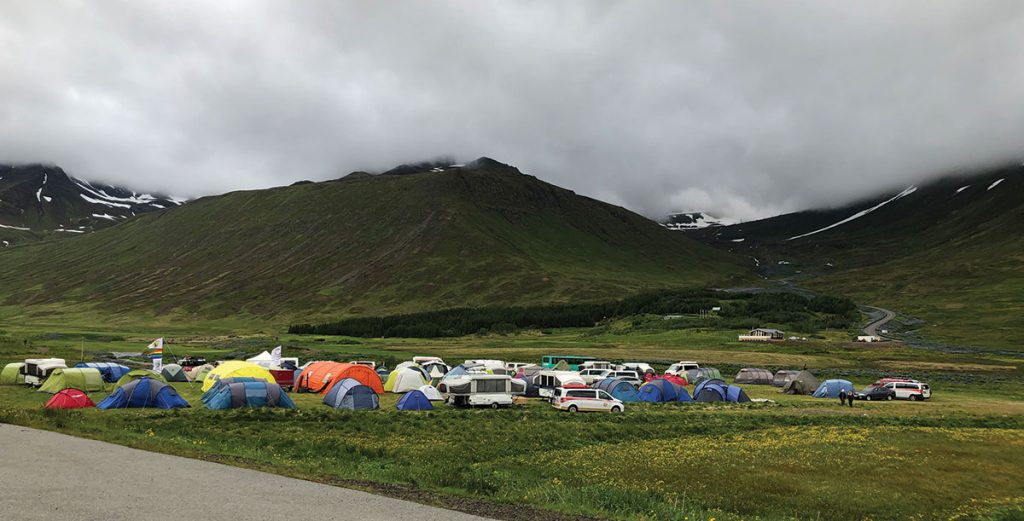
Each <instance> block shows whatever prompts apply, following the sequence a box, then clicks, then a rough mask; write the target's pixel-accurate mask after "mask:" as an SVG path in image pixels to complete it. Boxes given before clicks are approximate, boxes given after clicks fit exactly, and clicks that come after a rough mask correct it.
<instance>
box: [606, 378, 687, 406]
mask: <svg viewBox="0 0 1024 521" xmlns="http://www.w3.org/2000/svg"><path fill="white" fill-rule="evenodd" d="M594 388H595V389H601V390H602V391H605V392H607V393H608V394H610V395H612V396H613V397H615V398H618V399H619V400H622V401H624V402H639V401H640V392H639V391H637V390H636V387H633V384H631V383H629V382H627V381H625V380H620V379H618V378H606V379H604V380H600V381H598V382H597V383H596V384H594ZM684 392H685V391H684ZM687 398H689V396H687Z"/></svg>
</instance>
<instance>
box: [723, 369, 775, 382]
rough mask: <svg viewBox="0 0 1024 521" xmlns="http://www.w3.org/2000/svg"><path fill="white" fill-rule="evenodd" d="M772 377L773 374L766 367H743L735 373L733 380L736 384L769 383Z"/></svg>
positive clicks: (773, 377)
mask: <svg viewBox="0 0 1024 521" xmlns="http://www.w3.org/2000/svg"><path fill="white" fill-rule="evenodd" d="M774 379H775V376H774V375H772V372H771V371H769V370H767V369H757V368H753V367H744V368H743V369H740V372H738V373H736V378H734V379H733V381H734V382H735V383H738V384H755V385H771V384H772V380H774Z"/></svg>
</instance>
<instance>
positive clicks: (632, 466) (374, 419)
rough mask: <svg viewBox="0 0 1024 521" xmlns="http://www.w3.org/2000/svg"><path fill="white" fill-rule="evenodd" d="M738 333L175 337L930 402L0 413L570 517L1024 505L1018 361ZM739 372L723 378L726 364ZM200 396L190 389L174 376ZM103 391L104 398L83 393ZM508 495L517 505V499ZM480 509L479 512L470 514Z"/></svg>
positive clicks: (92, 334) (44, 335)
mask: <svg viewBox="0 0 1024 521" xmlns="http://www.w3.org/2000/svg"><path fill="white" fill-rule="evenodd" d="M735 333H736V332H731V331H702V330H668V331H661V332H652V333H641V332H636V331H626V330H624V329H617V328H614V327H613V328H596V329H580V330H555V331H551V332H549V333H548V334H544V333H541V332H524V333H521V334H517V335H512V336H486V337H475V336H473V337H462V338H454V339H438V340H415V339H402V340H393V339H369V340H368V339H351V338H344V337H342V338H338V337H298V336H288V335H280V336H276V337H275V336H272V335H267V334H259V333H256V334H252V335H240V336H223V335H218V334H216V333H214V334H207V335H203V334H202V332H201V331H187V330H179V331H175V332H174V334H175V335H177V336H171V335H168V339H169V343H168V350H169V351H170V352H171V353H174V354H185V353H188V354H201V355H204V356H207V357H211V358H216V359H225V358H229V357H231V358H237V357H243V356H245V355H251V354H255V353H257V352H259V351H262V350H263V349H268V348H270V347H273V345H276V343H281V344H283V345H285V353H286V356H288V355H298V356H300V357H302V358H303V359H309V358H322V359H339V360H345V359H349V358H370V359H376V360H404V359H408V358H409V357H410V356H411V355H415V354H438V355H441V356H443V357H445V358H446V360H448V361H449V362H456V363H457V362H459V361H461V360H463V359H466V358H484V357H486V358H501V359H506V360H523V361H536V360H538V359H539V357H540V356H542V355H543V354H553V353H559V352H568V353H578V354H591V355H594V356H600V357H603V358H609V359H637V360H653V361H663V362H668V361H671V360H678V359H683V358H685V359H695V360H699V361H701V362H704V363H706V364H707V365H713V366H717V367H719V368H721V369H722V370H723V373H734V372H735V369H736V368H738V367H741V366H748V365H749V366H763V367H769V368H772V369H777V368H787V367H788V368H792V367H796V368H799V367H803V366H806V367H809V368H813V369H814V370H815V372H816V373H817V374H818V375H819V377H828V376H842V377H845V378H848V379H850V380H852V381H853V382H854V383H855V384H856V386H857V387H858V388H859V387H861V386H864V385H866V384H868V383H870V382H871V381H873V380H874V379H875V378H877V377H879V376H882V375H884V374H894V373H906V374H913V375H914V376H919V377H922V378H927V379H928V381H929V382H930V383H931V385H932V388H933V389H934V392H935V397H934V399H933V400H931V401H929V402H924V403H911V402H890V403H863V402H860V403H858V404H857V406H856V407H853V408H848V407H847V408H842V407H840V406H839V404H838V403H836V402H835V401H833V400H819V399H814V398H810V397H800V396H787V395H782V394H780V393H779V392H778V390H777V389H775V388H772V387H765V386H745V388H746V390H747V391H748V393H749V394H750V396H751V397H752V398H765V399H769V400H772V401H771V402H768V403H755V404H744V405H722V404H717V405H716V404H637V405H632V404H631V405H629V406H628V407H627V411H626V413H625V414H622V415H603V414H580V415H571V414H568V413H560V412H558V411H555V410H554V409H552V408H551V407H550V406H548V405H547V404H546V403H544V402H541V401H537V400H531V401H530V403H528V404H526V405H521V406H517V407H515V408H512V409H508V410H500V411H491V410H489V409H488V410H461V409H454V408H449V407H447V406H439V407H438V409H437V410H435V411H430V412H399V411H396V410H394V403H395V401H396V399H397V396H396V395H385V396H384V397H383V399H382V402H381V404H382V407H381V410H379V411H374V412H345V411H335V410H332V409H329V408H328V407H326V406H324V405H322V404H320V401H319V397H318V396H314V395H308V394H293V395H292V396H293V398H294V399H295V401H296V403H297V405H298V409H297V410H293V411H287V410H235V411H208V410H205V409H202V408H199V407H194V408H192V409H188V410H173V411H159V410H121V411H98V410H81V411H58V412H53V411H45V410H44V409H42V404H43V403H44V402H45V400H46V399H47V397H48V395H44V394H41V393H35V392H32V391H31V390H30V389H28V388H23V387H10V386H8V387H0V421H2V422H6V423H15V424H20V425H27V426H33V427H38V428H44V429H50V430H58V431H61V432H65V433H68V434H73V435H77V436H84V437H88V438H94V439H100V440H106V441H111V442H114V443H119V444H124V445H129V446H133V447H138V448H143V449H147V450H154V451H159V452H168V453H174V454H180V455H185V456H190V457H197V458H202V459H208V460H214V461H222V462H225V463H229V464H234V465H241V466H246V467H252V468H258V469H262V470H267V471H270V472H274V473H279V474H284V475H289V476H295V477H300V478H305V479H311V480H316V481H322V482H327V483H334V484H339V485H342V486H350V487H357V488H364V489H368V490H371V491H376V492H379V493H385V494H396V490H398V491H404V492H402V493H399V494H398V495H400V496H407V495H408V491H415V495H414V496H413V497H414V499H416V500H419V501H424V502H429V503H434V504H439V505H442V506H449V507H453V508H465V506H464V505H463V503H462V502H461V501H462V500H463V499H464V498H474V500H484V501H486V502H488V503H494V504H498V505H508V506H509V508H511V509H512V510H515V508H527V509H537V511H543V512H546V513H554V514H556V515H561V516H564V517H566V518H574V517H576V516H594V517H600V518H612V519H624V520H650V519H680V520H683V519H709V518H712V517H713V518H716V519H790V518H793V519H1016V518H1020V516H1024V481H1022V480H1020V476H1019V475H1020V469H1021V468H1024V402H1022V400H1024V385H1022V370H1021V368H1020V367H1019V361H1018V360H1015V359H1006V358H1002V357H999V356H996V355H970V356H965V355H953V354H942V353H934V352H927V351H921V350H914V349H908V348H903V347H900V346H895V345H884V344H879V345H873V346H856V345H853V344H849V343H846V342H844V341H842V340H843V339H845V338H847V332H830V333H829V332H826V333H825V334H823V335H821V336H823V337H824V338H821V339H817V340H814V341H808V342H794V343H786V344H781V345H770V346H769V345H750V344H739V343H738V342H736V341H735ZM153 336H155V332H154V331H146V330H142V331H123V332H105V331H76V330H64V329H61V328H59V327H49V328H41V329H40V328H24V329H19V328H10V327H8V328H5V331H4V333H3V334H0V361H3V362H7V361H15V360H19V359H23V358H25V357H27V356H30V355H35V356H38V355H47V356H62V357H65V358H67V359H68V361H69V362H72V361H77V360H78V359H79V358H80V357H81V356H82V353H84V357H85V358H86V359H92V358H94V357H100V356H102V353H107V352H111V351H138V350H139V349H140V348H141V347H142V346H144V345H145V343H147V342H148V341H149V340H151V339H152V337H153ZM729 376H731V374H729ZM175 387H176V388H178V389H179V391H180V392H181V394H182V395H183V396H185V397H186V399H188V400H189V401H190V402H192V403H193V404H194V405H198V404H199V395H200V392H199V388H198V386H197V385H190V384H175ZM93 396H94V399H95V400H97V401H98V400H99V399H102V398H103V397H104V396H105V393H94V394H93ZM517 505H522V506H521V507H517ZM470 510H472V509H470Z"/></svg>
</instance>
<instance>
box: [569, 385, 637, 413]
mask: <svg viewBox="0 0 1024 521" xmlns="http://www.w3.org/2000/svg"><path fill="white" fill-rule="evenodd" d="M551 405H552V406H554V407H555V408H556V409H558V410H561V411H569V412H579V411H599V412H622V411H624V410H625V406H624V405H622V401H621V400H618V399H616V398H614V397H612V395H610V394H608V393H607V392H605V391H602V390H600V389H566V388H564V387H559V388H558V389H555V397H554V398H553V399H552V400H551Z"/></svg>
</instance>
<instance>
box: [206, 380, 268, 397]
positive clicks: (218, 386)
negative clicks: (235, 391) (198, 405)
mask: <svg viewBox="0 0 1024 521" xmlns="http://www.w3.org/2000/svg"><path fill="white" fill-rule="evenodd" d="M244 382H266V380H264V379H262V378H253V377H251V376H235V377H231V378H220V379H218V380H217V381H216V382H214V384H213V387H211V388H210V389H209V390H207V391H206V392H205V393H203V397H202V398H201V400H202V401H203V404H206V403H207V402H209V401H210V400H212V399H213V397H214V396H217V393H218V392H220V390H221V388H222V387H225V386H227V385H228V384H239V383H244Z"/></svg>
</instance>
